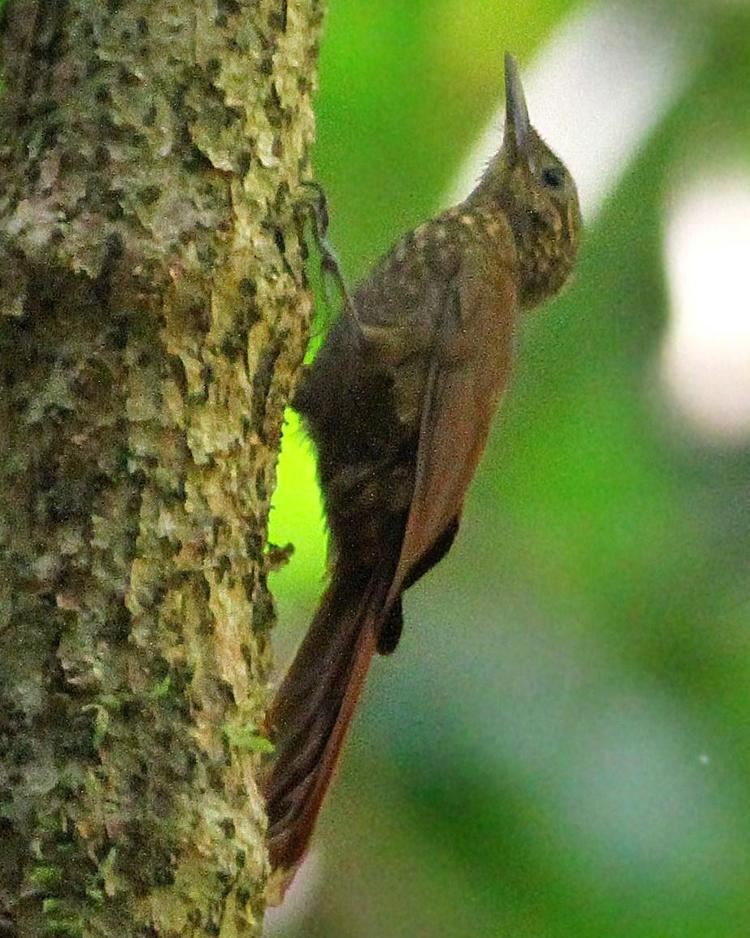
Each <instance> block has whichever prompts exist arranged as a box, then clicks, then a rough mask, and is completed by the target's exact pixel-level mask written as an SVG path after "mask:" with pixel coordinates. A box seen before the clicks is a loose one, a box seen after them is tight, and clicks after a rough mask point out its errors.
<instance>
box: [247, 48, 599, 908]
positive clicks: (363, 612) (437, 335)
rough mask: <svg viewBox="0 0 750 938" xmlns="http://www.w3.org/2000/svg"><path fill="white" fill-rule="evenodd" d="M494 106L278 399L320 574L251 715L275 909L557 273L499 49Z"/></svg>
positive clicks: (552, 168) (539, 161) (525, 119)
mask: <svg viewBox="0 0 750 938" xmlns="http://www.w3.org/2000/svg"><path fill="white" fill-rule="evenodd" d="M505 100H506V105H505V111H506V114H505V130H504V134H503V139H502V145H501V147H500V149H499V151H498V152H497V153H496V154H495V156H494V157H493V158H492V159H491V160H490V162H489V164H488V166H487V168H486V170H485V172H484V174H483V175H482V177H481V179H480V181H479V183H478V184H477V186H476V187H475V189H474V190H473V191H472V192H471V194H470V195H469V196H468V197H467V198H466V199H465V200H464V201H463V202H462V203H460V204H459V205H457V206H454V207H452V208H449V209H447V210H446V211H443V212H442V213H440V214H438V215H437V216H436V217H434V218H432V219H430V220H428V221H426V222H425V223H423V224H421V225H419V226H418V227H417V228H415V229H413V230H411V231H409V232H407V233H406V234H405V235H404V236H403V237H402V238H401V239H400V240H399V241H398V242H397V243H396V244H395V245H394V247H393V248H392V249H391V250H390V251H389V252H388V253H387V254H385V255H384V256H383V257H382V258H381V259H380V260H379V261H378V262H377V263H376V264H375V266H374V267H373V269H372V270H371V271H370V273H369V274H368V275H367V276H366V277H365V278H364V279H363V280H362V281H361V282H360V283H359V284H358V285H357V287H356V288H355V289H354V291H353V293H352V294H351V296H350V297H348V298H347V302H345V303H344V304H343V309H342V311H341V314H340V315H339V317H338V319H337V320H336V321H335V322H334V324H333V325H332V327H331V328H330V330H329V332H328V334H327V336H326V338H325V340H324V342H323V345H322V347H321V349H320V351H319V353H318V355H317V357H316V358H315V360H314V361H313V363H312V364H311V365H309V366H307V368H306V370H305V371H304V374H303V377H302V379H301V381H300V385H299V388H298V391H297V393H296V395H295V397H294V399H293V407H294V408H295V409H296V410H297V411H298V412H299V414H300V415H301V417H302V419H303V422H304V424H305V426H306V428H307V431H308V432H309V434H310V436H311V438H312V440H313V442H314V444H315V448H316V450H317V460H318V477H319V481H320V486H321V490H322V493H323V499H324V507H325V513H326V519H327V524H328V529H329V561H328V570H329V579H328V586H327V588H326V589H325V592H324V594H323V596H322V598H321V600H320V604H319V606H318V609H317V612H316V613H315V615H314V618H313V620H312V623H311V625H310V628H309V630H308V632H307V634H306V637H305V638H304V640H303V641H302V644H301V646H300V648H299V650H298V652H297V654H296V657H295V658H294V659H293V662H292V664H291V666H290V668H289V669H288V671H287V673H286V675H285V677H284V678H283V680H282V681H281V683H280V685H279V687H278V690H277V692H276V694H275V696H274V698H273V700H272V703H271V706H270V709H269V712H268V716H267V725H268V727H269V734H270V735H271V738H272V740H273V743H274V750H275V751H274V756H273V758H272V761H271V762H270V765H269V766H268V768H267V770H266V772H265V774H264V776H263V780H262V784H261V789H262V793H263V795H264V797H265V802H266V811H267V816H268V833H267V844H268V852H269V861H270V866H271V869H272V871H273V873H272V879H273V880H274V882H275V883H276V886H275V894H276V895H277V896H283V893H284V891H285V889H286V887H287V886H288V884H289V882H291V879H292V878H293V876H294V873H295V871H296V869H297V868H298V866H299V865H300V863H301V862H302V860H303V859H304V856H305V854H306V852H307V850H308V847H309V843H310V840H311V837H312V834H313V830H314V827H315V824H316V821H317V818H318V815H319V812H320V809H321V806H322V804H323V800H324V797H325V794H326V792H327V790H328V787H329V785H330V782H331V779H332V776H333V774H334V770H335V768H336V766H337V763H338V761H339V756H340V754H341V750H342V745H343V742H344V739H345V736H346V734H347V730H348V728H349V726H350V723H351V720H352V716H353V714H354V711H355V708H356V706H357V703H358V701H359V698H360V695H361V692H362V688H363V685H364V682H365V678H366V675H367V672H368V669H369V666H370V663H371V661H372V659H373V656H374V655H375V654H376V653H379V654H381V655H388V654H390V653H391V652H393V651H394V650H395V648H396V646H397V645H398V642H399V638H400V636H401V631H402V628H403V611H402V596H403V593H404V591H405V590H407V589H408V588H409V587H410V586H412V585H413V584H414V583H416V582H417V580H419V579H420V578H421V577H423V576H424V574H425V573H427V572H428V571H429V570H430V569H431V568H432V567H433V566H435V564H437V563H438V562H439V561H440V560H441V559H442V558H443V557H444V556H445V554H446V553H447V552H448V550H449V549H450V547H451V545H452V543H453V541H454V538H455V537H456V534H457V532H458V529H459V525H460V521H461V514H462V510H463V505H464V499H465V497H466V494H467V490H468V487H469V484H470V482H471V480H472V477H473V475H474V472H475V470H476V467H477V464H478V462H479V459H480V457H481V455H482V452H483V450H484V448H485V444H486V440H487V436H488V433H489V429H490V424H491V421H492V418H493V416H494V413H495V411H496V409H497V406H498V403H499V401H500V398H501V396H502V395H503V393H504V391H505V390H506V389H507V387H508V384H509V380H510V376H511V369H512V362H513V357H514V335H515V331H516V325H517V322H518V319H519V316H520V315H521V314H522V313H523V312H524V311H527V310H530V309H533V308H535V307H537V306H539V305H541V304H542V303H544V302H545V301H547V300H549V299H551V298H552V297H554V296H555V295H556V294H557V293H558V292H559V291H560V289H561V288H562V287H563V285H564V284H565V282H566V281H567V280H568V278H569V276H570V274H571V272H572V270H573V267H574V263H575V259H576V255H577V252H578V248H579V243H580V240H581V231H582V224H581V214H580V209H579V203H578V195H577V192H576V186H575V183H574V181H573V178H572V177H571V175H570V173H569V171H568V170H567V169H566V167H565V165H564V164H563V162H562V161H561V160H560V159H559V158H558V157H557V156H556V155H555V154H554V153H553V152H552V150H551V149H550V148H549V147H548V146H547V144H546V143H545V142H544V141H543V140H542V138H541V136H540V135H539V134H538V133H537V131H536V130H535V129H534V128H533V126H532V125H531V123H530V121H529V114H528V109H527V105H526V99H525V96H524V91H523V86H522V83H521V78H520V73H519V69H518V65H517V63H516V60H515V59H514V57H513V56H512V55H510V54H509V53H506V55H505Z"/></svg>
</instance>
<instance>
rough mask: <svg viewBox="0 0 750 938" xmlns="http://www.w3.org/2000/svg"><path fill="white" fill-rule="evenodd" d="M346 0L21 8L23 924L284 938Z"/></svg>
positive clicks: (6, 788) (6, 176)
mask: <svg viewBox="0 0 750 938" xmlns="http://www.w3.org/2000/svg"><path fill="white" fill-rule="evenodd" d="M321 2H322V0H195V2H185V0H161V2H159V3H154V2H152V0H9V2H8V3H7V4H6V6H5V8H4V11H3V22H2V33H1V35H0V41H1V42H2V47H1V48H0V56H1V61H2V65H3V67H4V89H3V91H2V97H0V372H1V373H2V387H1V388H0V844H1V846H0V935H2V936H14V938H42V936H47V938H58V936H59V938H72V936H81V938H84V936H97V938H103V936H117V938H130V936H139V938H141V936H170V938H177V936H180V938H182V936H199V935H200V936H205V935H219V936H221V938H230V936H231V938H239V936H252V935H258V934H259V933H260V922H261V915H262V909H263V899H262V890H263V884H264V878H265V875H266V859H265V848H264V846H263V828H264V823H265V821H264V816H263V807H262V803H261V801H260V799H259V796H258V792H257V788H256V785H255V778H254V776H255V772H256V769H257V765H258V760H259V758H260V752H261V751H262V750H263V749H264V748H265V746H266V742H265V740H264V739H263V737H262V735H260V730H259V729H258V728H259V727H260V726H261V720H262V714H263V710H264V705H265V703H266V682H267V675H268V665H269V652H268V632H269V629H270V627H271V625H272V623H273V619H274V611H273V605H272V600H271V597H270V595H269V593H268V590H267V587H266V572H267V568H268V563H269V560H268V555H267V553H266V551H265V540H266V522H267V518H268V509H269V499H270V496H271V492H272V490H273V486H274V472H275V462H276V457H277V452H278V447H279V441H280V432H281V421H282V412H283V408H284V404H285V402H286V401H287V399H288V397H289V395H290V392H291V390H292V388H293V385H294V382H295V379H296V375H297V372H298V369H299V365H300V361H301V358H302V354H303V350H304V346H305V342H306V339H307V327H308V319H309V313H310V306H311V303H310V297H309V294H308V291H307V288H306V282H305V278H304V273H303V259H304V246H303V243H302V240H301V225H302V220H303V214H304V213H303V210H302V200H303V196H302V194H301V193H302V189H301V185H300V183H301V180H302V179H304V178H305V176H306V174H307V171H308V149H309V146H310V143H311V140H312V136H313V118H312V110H311V93H312V90H313V88H314V85H315V67H316V54H317V43H318V37H319V28H320V20H321V6H320V4H321Z"/></svg>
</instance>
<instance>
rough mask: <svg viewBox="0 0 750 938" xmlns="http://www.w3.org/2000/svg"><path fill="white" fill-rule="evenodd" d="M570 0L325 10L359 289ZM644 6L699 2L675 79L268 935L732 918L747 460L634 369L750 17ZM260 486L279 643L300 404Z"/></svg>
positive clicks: (588, 250) (677, 13)
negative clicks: (507, 56)
mask: <svg viewBox="0 0 750 938" xmlns="http://www.w3.org/2000/svg"><path fill="white" fill-rule="evenodd" d="M576 6H580V5H576ZM572 7H573V5H572V4H569V3H560V2H548V0H538V2H530V3H527V4H516V5H510V4H500V3H497V4H495V3H487V2H482V0H433V2H430V0H419V2H413V3H409V4H403V3H400V2H396V0H385V2H382V3H378V4H373V3H369V2H365V0H337V2H335V3H332V4H331V6H330V15H329V19H328V23H327V30H326V34H325V39H324V44H323V48H322V62H321V92H320V96H319V105H318V114H319V144H318V146H317V149H316V156H315V162H316V167H317V172H318V176H319V178H320V180H321V181H322V182H323V184H324V185H325V187H326V190H327V192H328V197H329V201H330V207H331V214H332V226H331V228H332V232H331V236H332V241H333V243H334V245H335V247H336V249H337V251H338V253H339V255H340V257H341V259H342V262H343V266H344V269H345V271H346V272H347V274H348V275H349V277H350V278H351V279H356V277H358V276H360V275H362V274H363V273H364V272H365V271H366V269H367V267H368V266H369V265H370V264H371V263H372V262H373V261H374V260H375V259H376V257H377V256H378V254H379V253H381V252H382V251H383V250H385V249H386V248H387V247H388V246H389V245H390V244H391V243H392V242H393V241H394V240H395V238H396V237H397V236H398V235H399V233H400V232H401V231H402V230H404V229H405V228H407V227H409V226H411V225H413V224H415V223H416V222H418V221H419V220H421V219H422V218H424V217H426V216H428V215H430V214H432V213H434V212H435V211H436V210H437V209H438V208H440V207H441V205H440V201H439V200H440V197H441V194H442V193H443V192H444V191H445V190H446V189H447V188H448V186H449V183H450V180H451V179H452V178H453V176H454V175H455V173H456V171H457V169H458V167H459V165H460V163H461V161H462V159H463V158H464V156H465V155H466V153H467V151H468V150H469V148H470V147H471V145H472V142H473V141H474V139H475V138H476V137H477V135H478V134H479V133H480V131H481V130H482V129H483V127H484V123H485V121H486V120H487V119H488V117H489V115H490V114H491V113H492V112H493V110H494V109H495V108H496V107H497V105H498V104H499V102H500V100H501V96H502V92H501V80H502V72H501V57H502V52H503V50H504V49H506V48H507V49H511V50H513V51H514V52H516V53H517V54H518V55H519V56H520V57H521V58H522V59H524V58H526V59H528V58H529V57H530V56H531V55H532V54H534V53H538V52H539V51H540V50H542V49H543V48H544V44H545V42H546V41H547V39H548V37H549V35H550V32H551V31H552V30H554V29H555V28H556V26H557V25H558V24H559V23H560V22H563V21H564V20H565V18H566V17H567V16H569V15H570V14H571V11H572ZM663 7H664V12H665V15H666V16H667V17H670V16H671V17H672V18H674V21H675V22H677V21H678V19H679V21H680V24H681V25H683V26H684V23H685V19H686V18H688V19H691V20H692V21H693V22H692V25H693V28H694V31H695V34H696V37H697V40H698V43H699V45H700V47H701V50H702V55H701V56H700V57H698V59H697V62H698V64H697V65H696V69H695V72H694V74H693V75H692V76H691V80H690V83H689V86H688V88H687V90H686V92H685V93H684V94H683V95H682V97H681V98H680V99H679V100H678V101H677V102H676V103H675V104H674V106H673V107H672V108H671V109H670V111H669V113H668V114H667V115H666V116H665V118H664V119H663V121H662V122H661V124H660V126H658V127H657V128H656V130H655V131H654V133H653V134H652V135H651V136H650V137H649V139H648V140H647V141H646V143H645V145H644V146H643V148H642V149H641V151H640V152H639V155H638V156H637V158H636V159H635V161H634V162H633V163H632V164H631V165H630V167H629V169H628V172H627V173H626V176H625V177H624V178H623V179H622V180H621V182H620V183H619V184H618V187H617V189H616V191H615V192H613V193H611V194H610V197H609V198H608V201H607V203H606V206H605V209H604V211H603V212H602V213H601V214H600V215H599V216H598V218H597V219H596V221H595V223H594V224H593V225H591V226H590V228H589V230H588V233H587V240H586V245H585V249H584V252H583V255H582V257H581V261H580V264H579V267H578V271H577V276H576V282H575V284H574V285H573V287H572V288H571V289H569V290H568V292H567V293H566V294H565V295H564V296H563V297H562V298H561V299H560V300H558V301H557V302H556V303H555V304H554V305H552V306H551V307H550V308H549V309H548V310H547V311H545V312H543V313H541V314H539V315H537V316H534V317H530V318H529V319H528V320H526V321H524V322H523V324H522V327H521V334H520V336H519V349H518V365H517V372H516V376H515V382H514V385H513V388H512V391H511V394H510V395H509V397H508V399H507V400H506V402H505V404H504V407H503V409H502V412H501V413H500V414H499V416H498V419H497V421H496V424H495V428H494V432H493V437H492V440H491V444H490V447H489V449H488V452H487V454H486V457H485V459H484V462H483V464H482V466H481V468H480V471H479V473H478V476H477V479H476V481H475V484H474V486H473V489H472V493H471V496H470V498H469V501H468V504H467V509H466V515H465V519H464V524H463V528H462V532H461V535H460V537H459V540H458V542H457V544H456V547H455V548H454V550H453V552H452V553H451V555H450V557H449V559H448V560H446V561H445V562H444V563H443V564H442V565H441V566H440V567H439V568H438V569H437V570H436V571H435V572H434V573H432V574H431V575H430V576H429V577H428V578H427V579H426V581H425V582H423V583H421V584H420V585H418V586H417V587H416V588H415V589H414V590H412V591H411V593H410V594H409V596H408V598H407V602H406V620H407V624H406V632H405V636H404V639H403V642H402V645H401V647H400V648H399V650H398V652H397V654H396V655H395V656H394V658H393V659H390V660H387V661H382V662H376V666H375V668H374V673H373V676H372V679H371V683H370V686H369V687H368V691H367V694H366V700H365V702H364V707H363V713H362V714H361V715H360V718H359V720H358V722H357V724H356V726H355V729H354V733H353V738H352V740H351V742H350V744H349V747H348V750H347V753H346V756H345V760H344V765H343V767H342V771H341V773H340V778H339V780H338V783H337V785H336V786H335V789H334V792H333V795H332V797H331V799H330V802H329V804H328V806H327V808H326V810H325V812H324V819H323V822H322V824H321V826H320V832H319V836H318V838H317V844H318V851H319V854H320V855H319V857H318V859H317V861H316V859H315V858H313V860H312V862H311V864H310V869H309V870H308V871H303V873H302V875H301V877H300V879H301V882H300V893H305V890H306V889H307V890H309V893H308V894H307V895H304V896H303V895H300V896H299V897H298V898H295V896H294V895H292V896H291V898H290V902H289V909H288V910H286V912H283V913H282V914H281V916H280V917H279V918H278V920H274V919H273V918H271V924H272V930H271V933H272V934H274V935H278V936H285V938H303V936H304V938H370V936H372V938H376V936H377V938H402V936H403V938H406V936H446V938H464V936H466V938H468V936H471V938H479V936H481V938H485V936H487V938H495V936H497V938H500V936H503V938H505V936H508V938H570V936H576V938H582V936H583V938H585V936H591V938H602V936H607V938H615V936H622V938H626V936H627V938H647V936H648V938H667V936H675V938H690V936H696V938H698V936H700V938H706V936H709V935H710V936H711V938H725V936H726V938H730V936H732V938H733V936H740V935H744V934H746V933H750V810H749V809H750V781H749V778H750V745H748V743H749V741H750V739H749V730H750V696H749V695H748V687H749V686H750V655H749V654H748V652H749V651H750V575H749V574H750V565H749V564H748V558H750V498H749V495H750V491H749V489H750V484H749V483H750V450H749V449H748V447H747V446H741V445H735V446H731V447H730V446H722V445H716V444H709V443H707V442H705V441H702V440H701V439H700V438H699V437H697V436H695V435H693V434H692V433H691V431H690V429H689V428H688V427H686V426H685V425H683V424H682V423H680V421H679V420H677V419H675V417H674V416H673V414H672V413H671V412H670V410H669V408H668V406H667V405H666V403H665V401H664V399H663V391H662V389H661V386H660V384H659V382H658V381H657V369H658V362H659V352H660V347H661V343H662V340H663V336H664V331H665V327H666V324H667V321H668V315H669V309H668V297H667V290H666V280H665V272H664V260H663V244H662V240H663V234H664V225H665V204H667V203H668V200H669V197H670V193H671V192H672V190H673V188H674V186H675V185H676V184H677V183H679V182H680V180H681V178H682V177H683V176H685V177H687V176H688V175H689V173H690V171H692V169H693V168H695V166H696V165H700V164H701V163H703V162H708V163H711V162H712V161H714V160H716V159H718V158H719V154H720V153H721V152H723V151H724V150H726V149H727V148H729V149H730V150H732V151H733V152H734V151H736V152H738V153H739V154H740V157H741V158H744V159H747V154H748V153H750V149H748V142H749V141H750V9H749V8H748V7H747V6H746V5H742V4H712V3H708V2H706V3H700V2H693V3H690V4H678V3H676V2H675V3H671V4H670V3H666V2H665V3H664V4H663ZM595 64H596V63H593V65H594V66H595ZM532 120H533V113H532ZM570 132H571V134H574V133H575V128H571V131H570ZM550 143H551V144H552V145H553V146H555V144H556V143H557V141H550ZM748 169H749V171H750V166H749V167H748ZM740 301H741V302H744V303H745V305H747V303H748V301H747V297H742V298H738V302H740ZM748 313H749V314H750V306H748ZM279 482H280V485H279V492H278V496H277V501H276V510H275V514H274V518H273V530H272V537H273V538H274V539H275V540H276V541H278V542H281V543H283V542H285V541H287V540H293V541H294V543H295V545H296V547H297V554H296V555H295V557H294V558H293V559H292V562H291V564H290V565H289V567H288V568H286V569H285V570H284V571H283V572H282V573H280V574H279V575H278V577H277V578H276V581H275V583H276V592H277V595H278V598H279V605H280V612H281V626H280V627H279V629H278V631H277V634H278V638H279V647H280V648H281V649H282V651H281V652H280V654H279V658H280V660H281V661H283V660H284V657H285V656H286V655H288V653H290V650H291V647H292V645H293V644H294V643H295V642H296V641H297V640H298V638H299V637H300V636H301V634H302V632H303V630H304V627H305V625H306V620H307V618H308V617H309V615H310V613H311V611H312V608H313V606H314V603H315V600H316V597H317V594H318V593H319V590H320V583H321V577H322V573H323V556H324V533H323V525H322V518H321V510H320V505H319V502H318V499H317V492H316V489H315V485H314V466H313V463H312V454H311V451H310V447H309V445H308V444H307V443H306V442H305V440H304V436H303V434H302V431H301V430H300V428H299V427H298V425H297V424H296V423H294V421H293V420H292V422H291V423H290V425H289V427H288V428H287V433H286V436H285V442H284V455H283V457H282V461H281V465H280V473H279ZM306 877H307V881H306ZM295 904H296V906H297V907H296V908H295ZM274 921H275V922H276V924H275V925H274Z"/></svg>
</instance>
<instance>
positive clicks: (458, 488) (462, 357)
mask: <svg viewBox="0 0 750 938" xmlns="http://www.w3.org/2000/svg"><path fill="white" fill-rule="evenodd" d="M487 268H488V262H487V261H486V260H485V259H482V261H477V260H474V261H473V269H472V268H469V269H468V270H466V269H465V270H463V271H462V275H461V277H460V278H459V280H458V283H459V286H458V287H457V291H458V296H457V301H458V313H459V315H458V317H457V320H458V321H457V322H456V323H455V325H454V327H453V329H451V327H450V324H449V323H444V326H447V328H443V330H441V332H442V334H444V335H445V334H446V332H447V333H448V335H447V337H446V339H445V341H443V342H441V344H440V346H439V347H437V348H436V349H435V351H434V353H433V359H432V362H431V364H430V372H429V378H428V381H427V387H426V390H425V400H424V406H423V410H422V422H421V427H420V433H419V444H418V450H417V471H416V480H415V485H414V494H413V496H412V501H411V506H410V509H409V516H408V520H407V523H406V530H405V534H404V540H403V544H402V548H401V554H400V557H399V562H398V566H397V568H396V573H395V575H394V577H393V580H392V583H391V587H390V590H389V593H388V598H387V600H386V609H387V608H388V607H390V605H391V604H392V603H393V602H394V601H395V599H396V597H397V596H398V595H399V594H400V593H401V591H402V590H403V588H404V583H405V581H406V580H407V579H408V577H409V572H410V570H413V569H414V567H415V566H416V565H418V564H419V562H420V560H422V559H423V558H424V557H425V556H426V554H427V553H428V552H429V551H430V549H431V548H432V546H433V545H434V544H435V543H436V542H437V541H438V539H439V538H440V537H441V535H442V534H443V533H444V532H445V531H446V530H447V529H448V528H449V527H450V526H451V525H452V524H455V523H456V521H457V519H458V518H459V517H460V514H461V509H462V507H463V502H464V497H465V495H466V490H467V488H468V486H469V483H470V482H471V479H472V477H473V475H474V472H475V470H476V467H477V463H478V462H479V459H480V457H481V455H482V452H483V450H484V447H485V444H486V442H487V435H488V433H489V429H490V424H491V422H492V417H493V415H494V413H495V410H496V408H497V403H498V400H499V398H500V395H501V394H502V392H503V390H504V389H505V387H506V386H507V384H508V380H509V377H510V366H511V357H512V343H513V325H514V321H515V316H516V309H517V295H516V286H515V278H514V276H513V274H512V272H511V271H510V270H509V269H508V268H507V267H504V266H498V267H496V269H495V270H494V272H493V271H491V270H490V271H488V269H487ZM447 305H449V304H447ZM451 333H452V334H451Z"/></svg>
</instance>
